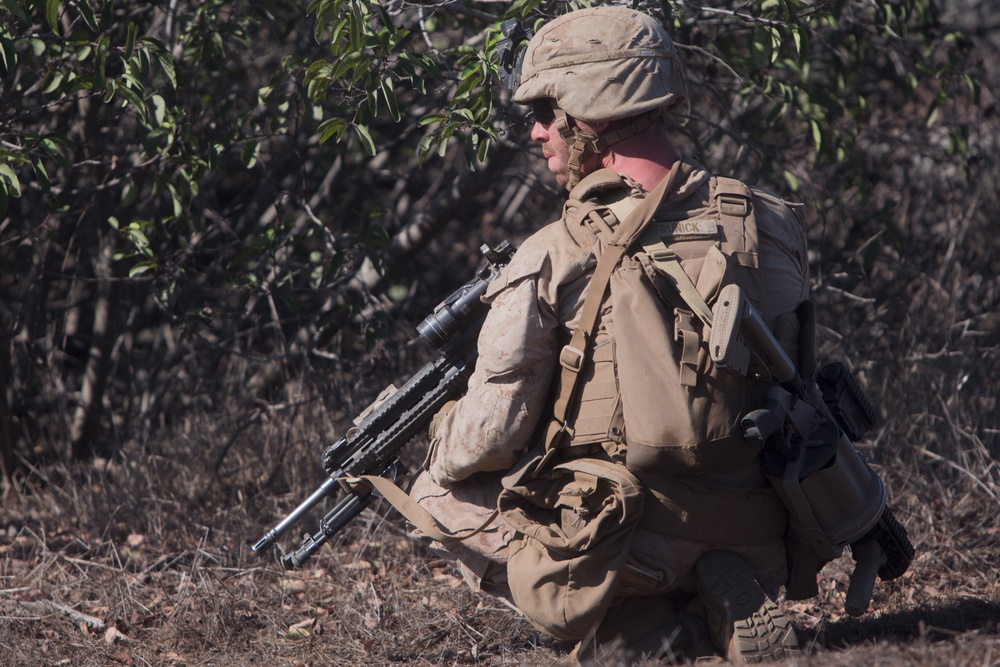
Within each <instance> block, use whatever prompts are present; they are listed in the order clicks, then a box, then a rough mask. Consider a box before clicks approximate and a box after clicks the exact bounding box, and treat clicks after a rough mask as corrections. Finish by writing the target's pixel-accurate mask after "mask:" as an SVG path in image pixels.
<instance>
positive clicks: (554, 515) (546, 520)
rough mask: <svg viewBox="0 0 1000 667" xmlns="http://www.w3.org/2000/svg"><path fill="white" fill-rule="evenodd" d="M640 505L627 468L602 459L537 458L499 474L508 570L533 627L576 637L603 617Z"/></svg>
mask: <svg viewBox="0 0 1000 667" xmlns="http://www.w3.org/2000/svg"><path fill="white" fill-rule="evenodd" d="M539 466H543V468H545V469H542V470H538V467H539ZM532 472H537V476H534V475H533V474H532ZM642 503H643V493H642V488H641V487H640V486H639V481H638V480H637V479H636V478H635V477H634V476H633V475H632V474H631V473H629V471H628V470H627V469H626V468H625V466H623V465H621V464H617V463H612V462H609V461H604V460H600V459H584V458H581V459H573V460H570V461H567V462H564V463H559V464H557V465H555V466H552V467H551V468H548V467H547V466H544V464H543V463H542V459H541V457H537V458H536V459H535V460H533V461H529V462H528V463H527V464H526V465H522V466H520V467H519V469H517V470H516V471H515V473H513V474H512V475H509V476H508V477H507V478H506V479H505V480H504V490H503V491H502V492H501V493H500V498H499V501H498V508H499V510H500V514H501V516H502V517H503V518H504V520H505V521H506V522H507V523H508V524H509V525H510V526H511V527H512V528H514V529H515V530H516V531H517V533H518V535H517V537H516V538H515V539H514V541H513V542H512V543H511V545H510V547H509V554H508V560H507V576H508V581H509V584H510V589H511V594H512V595H513V598H514V603H515V604H516V605H517V607H518V609H520V610H521V612H522V613H524V615H525V616H526V617H527V618H528V620H529V621H530V622H531V624H532V625H534V626H535V627H536V628H538V629H539V630H541V631H542V632H545V633H547V634H549V635H552V636H553V637H556V638H557V639H560V640H564V641H578V640H580V639H582V638H583V637H585V636H586V635H587V633H588V632H590V630H591V629H593V628H594V627H595V626H596V625H597V624H598V623H599V622H600V620H601V619H602V618H603V617H604V613H605V612H606V611H607V609H608V606H609V605H610V604H611V600H612V598H614V596H615V593H616V591H617V590H618V583H619V579H620V577H621V573H622V570H623V569H624V567H625V560H626V558H627V557H628V552H629V547H630V545H631V543H632V536H633V535H634V533H635V529H636V526H637V525H638V522H639V518H640V516H641V514H642Z"/></svg>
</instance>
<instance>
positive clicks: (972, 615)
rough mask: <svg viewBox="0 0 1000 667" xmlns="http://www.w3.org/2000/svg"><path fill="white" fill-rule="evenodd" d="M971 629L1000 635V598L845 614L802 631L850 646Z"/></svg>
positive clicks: (819, 642) (818, 640) (830, 644)
mask: <svg viewBox="0 0 1000 667" xmlns="http://www.w3.org/2000/svg"><path fill="white" fill-rule="evenodd" d="M969 632H979V633H981V634H986V635H998V636H1000V601H995V600H994V601H990V600H978V599H968V600H958V601H955V602H947V603H944V604H940V605H924V606H921V607H918V608H916V609H912V610H909V611H900V612H895V613H890V614H883V615H881V616H879V617H877V618H845V619H843V620H838V621H835V622H832V623H828V624H825V625H823V626H822V627H821V628H819V629H817V630H807V631H805V632H803V633H802V634H803V635H805V637H804V638H805V639H806V640H807V642H808V643H810V644H813V645H816V646H822V647H825V648H849V647H851V646H855V645H859V644H865V643H870V642H871V641H872V639H873V638H878V639H883V640H888V641H890V642H898V643H906V642H909V641H911V640H913V639H917V638H923V639H929V640H932V641H933V640H943V639H950V638H952V637H956V636H958V635H963V634H966V633H969Z"/></svg>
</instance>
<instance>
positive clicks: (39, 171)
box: [31, 157, 52, 194]
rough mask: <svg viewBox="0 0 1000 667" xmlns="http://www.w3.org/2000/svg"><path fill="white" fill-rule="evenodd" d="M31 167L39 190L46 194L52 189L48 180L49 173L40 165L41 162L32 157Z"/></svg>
mask: <svg viewBox="0 0 1000 667" xmlns="http://www.w3.org/2000/svg"><path fill="white" fill-rule="evenodd" d="M31 166H32V167H34V169H35V178H36V179H37V180H38V186H39V187H40V188H41V190H42V192H44V193H46V194H48V192H49V190H50V189H51V188H52V182H51V180H50V179H49V172H48V171H46V169H45V165H44V164H42V160H41V159H40V158H37V157H32V158H31Z"/></svg>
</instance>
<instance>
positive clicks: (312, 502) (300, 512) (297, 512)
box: [251, 478, 340, 554]
mask: <svg viewBox="0 0 1000 667" xmlns="http://www.w3.org/2000/svg"><path fill="white" fill-rule="evenodd" d="M338 488H340V483H339V482H337V480H336V479H332V478H330V479H327V480H326V481H325V482H323V484H321V485H320V487H319V488H318V489H316V490H315V491H313V492H312V495H310V496H309V497H308V498H306V499H305V500H304V501H302V503H301V504H300V505H299V506H298V507H296V508H295V509H294V510H292V511H291V513H290V514H289V515H288V516H286V517H285V518H284V519H282V520H281V522H280V523H278V525H276V526H275V527H274V528H272V529H271V530H269V531H267V533H265V534H264V537H262V538H260V539H259V540H258V541H257V543H256V544H254V545H253V546H252V547H251V548H252V549H253V551H254V553H258V554H259V553H263V552H264V551H265V550H266V549H268V548H269V547H270V546H271V545H272V544H274V543H275V542H276V541H277V540H278V538H280V537H281V536H282V535H284V533H285V531H287V530H288V529H289V528H291V527H292V524H294V523H295V522H297V521H298V520H299V519H301V518H302V517H303V516H305V514H306V513H307V512H308V511H309V510H311V509H312V508H313V507H315V506H316V505H318V504H319V502H320V501H321V500H323V499H324V498H326V497H327V496H330V495H333V493H334V491H336V490H337V489H338Z"/></svg>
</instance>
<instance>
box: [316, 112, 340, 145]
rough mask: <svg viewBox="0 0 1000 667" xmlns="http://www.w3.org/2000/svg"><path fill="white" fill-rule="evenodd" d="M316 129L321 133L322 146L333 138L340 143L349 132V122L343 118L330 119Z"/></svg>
mask: <svg viewBox="0 0 1000 667" xmlns="http://www.w3.org/2000/svg"><path fill="white" fill-rule="evenodd" d="M316 129H317V130H318V131H319V142H320V143H321V144H323V143H326V142H327V141H329V140H330V139H331V138H332V137H336V138H337V141H340V140H341V139H342V138H343V137H344V133H345V132H346V131H347V121H346V120H344V119H343V118H328V119H326V120H324V121H323V122H322V123H320V124H319V127H318V128H316Z"/></svg>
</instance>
